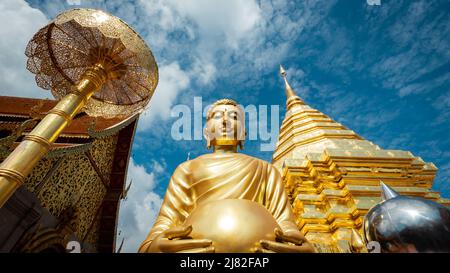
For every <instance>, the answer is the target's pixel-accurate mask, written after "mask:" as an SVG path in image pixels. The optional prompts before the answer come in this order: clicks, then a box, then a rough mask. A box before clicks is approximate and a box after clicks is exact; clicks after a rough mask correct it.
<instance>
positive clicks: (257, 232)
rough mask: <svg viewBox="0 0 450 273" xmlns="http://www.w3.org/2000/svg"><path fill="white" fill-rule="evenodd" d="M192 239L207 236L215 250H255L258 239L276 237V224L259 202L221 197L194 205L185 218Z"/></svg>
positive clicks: (224, 251) (277, 226)
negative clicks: (190, 229)
mask: <svg viewBox="0 0 450 273" xmlns="http://www.w3.org/2000/svg"><path fill="white" fill-rule="evenodd" d="M185 226H192V232H191V234H190V236H191V237H192V238H194V239H202V238H209V239H210V240H211V241H212V246H213V247H214V249H215V252H220V253H229V252H235V253H236V252H238V253H247V252H254V251H255V250H256V248H257V247H258V246H259V242H260V241H261V240H269V241H275V239H276V238H275V233H274V230H275V228H279V225H278V224H277V222H276V221H275V219H274V218H273V216H272V215H271V214H270V213H269V211H267V209H266V208H265V207H263V206H262V205H260V204H258V203H256V202H253V201H250V200H243V199H224V200H217V201H212V202H209V203H206V204H204V205H202V206H199V207H197V208H195V209H194V210H193V211H192V213H191V214H190V215H189V217H188V218H187V219H186V222H185Z"/></svg>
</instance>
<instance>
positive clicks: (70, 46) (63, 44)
mask: <svg viewBox="0 0 450 273" xmlns="http://www.w3.org/2000/svg"><path fill="white" fill-rule="evenodd" d="M53 42H54V43H55V44H60V45H62V46H66V47H68V48H70V49H71V50H74V51H78V52H79V53H81V54H83V55H85V56H89V54H88V53H86V52H84V51H82V50H81V49H78V48H76V47H73V46H72V45H70V44H66V43H63V42H61V41H59V40H53Z"/></svg>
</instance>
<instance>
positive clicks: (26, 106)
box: [0, 96, 127, 137]
mask: <svg viewBox="0 0 450 273" xmlns="http://www.w3.org/2000/svg"><path fill="white" fill-rule="evenodd" d="M56 103H57V101H56V100H48V99H32V98H19V97H9V96H0V105H1V107H0V121H11V122H21V121H24V120H26V119H29V118H32V116H33V115H36V114H37V115H38V116H41V117H43V116H44V115H45V114H46V113H47V112H48V111H49V110H50V109H52V108H53V107H54V106H55V105H56ZM125 119H127V118H120V119H119V118H111V119H105V118H102V117H96V118H93V117H90V116H88V115H86V114H85V113H84V112H82V113H80V114H78V115H76V116H75V118H74V119H73V121H72V122H71V123H70V124H69V125H68V126H67V127H66V128H65V129H64V130H63V132H62V135H63V136H66V137H68V136H69V137H70V136H72V137H83V136H85V137H87V136H88V128H89V126H90V125H91V124H92V123H93V122H94V120H95V131H102V130H105V129H107V128H110V127H112V126H114V125H116V124H118V123H120V122H121V121H123V120H125Z"/></svg>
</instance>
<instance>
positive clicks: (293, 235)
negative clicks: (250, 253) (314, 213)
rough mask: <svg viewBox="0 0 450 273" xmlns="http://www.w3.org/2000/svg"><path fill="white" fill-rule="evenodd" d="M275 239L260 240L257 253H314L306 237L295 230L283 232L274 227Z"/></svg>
mask: <svg viewBox="0 0 450 273" xmlns="http://www.w3.org/2000/svg"><path fill="white" fill-rule="evenodd" d="M275 236H276V241H268V240H261V241H260V245H261V246H260V247H258V248H257V249H256V251H255V252H259V253H314V252H315V251H314V248H313V247H312V245H311V244H310V243H308V242H307V241H306V238H305V237H304V236H303V235H302V234H301V233H300V232H296V231H287V232H283V231H281V230H280V229H278V228H276V229H275Z"/></svg>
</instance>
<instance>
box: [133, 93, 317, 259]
mask: <svg viewBox="0 0 450 273" xmlns="http://www.w3.org/2000/svg"><path fill="white" fill-rule="evenodd" d="M206 118H207V123H206V127H205V130H204V136H205V138H206V140H207V145H208V149H209V148H210V147H211V146H212V147H213V149H214V152H213V153H209V154H205V155H201V156H199V157H197V158H195V159H193V160H189V161H186V162H184V163H182V164H180V165H179V166H178V167H177V168H176V170H175V172H174V173H173V175H172V177H171V180H170V182H169V185H168V188H167V192H166V195H165V197H164V201H163V203H162V206H161V210H160V212H159V215H158V217H157V219H156V222H155V224H154V226H153V228H152V229H151V230H150V233H149V234H148V236H147V238H146V239H145V240H144V242H142V244H141V246H140V248H139V252H189V253H213V252H263V253H271V252H314V248H313V247H312V245H311V244H309V243H308V242H307V241H306V238H305V237H304V236H303V235H302V234H301V233H300V231H299V230H298V228H297V225H296V224H295V221H294V217H293V214H292V208H291V205H290V204H289V201H288V197H287V194H286V192H285V189H284V185H283V183H282V180H281V176H280V174H279V172H278V171H277V170H276V169H275V167H274V166H272V165H271V164H270V163H268V162H266V161H263V160H261V159H258V158H254V157H251V156H248V155H245V154H240V153H237V149H238V146H240V148H241V149H242V147H243V141H244V139H245V134H246V133H245V118H244V112H243V110H242V108H241V107H239V106H238V104H237V103H236V102H235V101H233V100H230V99H222V100H219V101H217V102H215V103H214V104H213V105H212V106H211V108H210V109H209V111H208V113H207V117H206ZM230 199H231V200H230ZM236 199H240V200H241V201H243V200H245V201H252V202H239V201H238V202H235V201H237V200H236ZM233 200H234V201H233ZM217 202H222V203H217ZM255 203H256V204H255ZM211 204H212V205H211ZM261 208H262V209H263V210H266V212H268V213H266V214H264V212H261ZM214 209H215V210H214ZM245 210H247V211H245ZM191 214H195V215H194V218H198V217H208V218H210V219H207V220H208V221H204V220H205V219H200V220H201V221H199V220H198V219H191V218H192V217H190V216H191ZM253 214H255V215H261V221H259V220H258V219H255V217H256V216H253ZM199 215H200V216H199ZM267 215H268V217H269V218H270V217H273V219H267ZM221 216H223V217H222V218H223V219H218V218H220V217H221ZM252 216H253V217H252ZM226 217H228V218H230V217H231V218H232V219H231V220H230V219H227V218H226ZM233 217H235V218H234V219H233ZM264 217H266V218H264ZM252 219H253V220H252ZM216 220H218V221H219V222H218V223H219V224H220V223H225V228H218V226H219V225H217V224H216V223H215V222H214V221H216ZM273 220H275V221H273ZM192 221H197V222H196V223H192ZM224 221H225V222H224ZM230 221H231V222H230ZM271 221H272V222H271ZM230 223H233V224H234V228H230V226H231V225H230ZM195 224H197V227H196V226H195ZM274 227H275V228H274ZM196 228H199V229H202V230H203V231H205V230H206V231H207V232H204V233H203V234H210V235H211V236H212V237H214V238H203V237H201V236H200V237H199V236H198V234H200V233H201V232H200V233H199V232H196V230H195V229H196ZM268 228H269V229H270V230H269V233H271V234H272V236H270V234H269V236H267V232H266V230H267V229H268ZM193 229H194V230H193ZM264 229H265V230H264ZM261 230H263V231H261ZM227 232H228V233H227ZM264 232H265V233H266V234H263V233H264ZM214 233H219V234H215V235H214ZM195 234H197V235H195ZM237 234H239V235H240V236H241V237H242V236H248V237H253V238H249V240H250V241H251V240H256V242H255V244H254V245H253V247H251V246H249V247H247V246H245V247H244V248H242V247H235V248H230V247H229V246H228V247H225V248H223V247H222V248H221V249H219V248H220V247H221V246H224V245H226V244H227V242H232V243H230V244H229V245H232V244H239V242H240V241H239V240H235V238H236V235H237ZM205 236H206V235H205ZM258 236H259V237H258ZM217 238H221V240H225V242H221V243H220V244H218V243H216V242H214V240H219V239H217ZM213 239H214V240H213ZM233 239H234V240H233ZM241 241H242V242H243V243H244V241H246V240H241ZM247 241H248V240H247Z"/></svg>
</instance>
